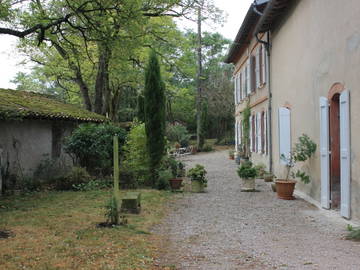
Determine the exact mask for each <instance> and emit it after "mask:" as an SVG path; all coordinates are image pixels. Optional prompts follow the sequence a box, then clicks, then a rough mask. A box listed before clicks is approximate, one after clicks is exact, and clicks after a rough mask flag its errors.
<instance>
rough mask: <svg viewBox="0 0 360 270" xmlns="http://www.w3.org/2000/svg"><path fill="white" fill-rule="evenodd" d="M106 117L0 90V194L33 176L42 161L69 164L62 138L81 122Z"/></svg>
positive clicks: (39, 97) (35, 96)
mask: <svg viewBox="0 0 360 270" xmlns="http://www.w3.org/2000/svg"><path fill="white" fill-rule="evenodd" d="M104 121H106V118H105V117H103V116H101V115H98V114H95V113H92V112H88V111H86V110H84V109H81V108H78V107H76V106H73V105H70V104H64V103H62V102H59V101H57V100H55V99H53V98H49V97H48V96H45V95H41V94H37V93H31V92H24V91H16V90H9V89H0V168H1V171H0V194H1V189H2V188H14V187H17V186H19V185H21V183H20V182H21V181H22V180H23V179H25V178H27V177H32V176H33V174H34V172H35V171H36V169H37V168H38V167H39V165H40V164H41V163H42V162H44V161H54V162H61V163H62V164H63V165H64V166H66V165H72V159H71V157H70V156H69V155H68V154H66V153H65V151H64V149H63V142H64V139H65V138H66V137H67V136H69V135H70V134H71V132H72V131H73V130H74V129H75V128H76V127H77V126H78V125H79V124H80V123H84V122H104Z"/></svg>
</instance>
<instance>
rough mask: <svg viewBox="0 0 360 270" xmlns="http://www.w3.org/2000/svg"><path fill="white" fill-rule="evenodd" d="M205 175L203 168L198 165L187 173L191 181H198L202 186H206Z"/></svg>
mask: <svg viewBox="0 0 360 270" xmlns="http://www.w3.org/2000/svg"><path fill="white" fill-rule="evenodd" d="M206 174H207V171H206V170H205V167H204V166H202V165H200V164H196V165H195V167H194V168H191V169H190V170H189V171H188V177H190V179H191V181H199V182H201V183H202V184H207V179H206V177H205V175H206Z"/></svg>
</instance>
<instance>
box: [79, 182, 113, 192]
mask: <svg viewBox="0 0 360 270" xmlns="http://www.w3.org/2000/svg"><path fill="white" fill-rule="evenodd" d="M112 185H113V181H112V180H111V179H96V180H90V181H89V182H87V183H81V184H73V186H72V188H73V189H74V190H76V191H91V190H100V189H106V188H110V187H112Z"/></svg>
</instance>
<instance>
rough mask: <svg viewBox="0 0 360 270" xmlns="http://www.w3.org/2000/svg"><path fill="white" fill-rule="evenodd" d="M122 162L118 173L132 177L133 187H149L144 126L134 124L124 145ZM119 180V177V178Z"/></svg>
mask: <svg viewBox="0 0 360 270" xmlns="http://www.w3.org/2000/svg"><path fill="white" fill-rule="evenodd" d="M123 149H124V161H123V166H122V168H121V169H120V173H126V174H128V176H131V175H132V176H133V184H134V185H140V186H141V185H150V182H149V179H150V174H149V170H150V169H149V157H148V154H147V151H146V134H145V124H143V123H134V124H133V126H132V128H131V130H130V132H129V134H128V136H127V138H126V142H125V145H124V148H123ZM120 180H121V177H120Z"/></svg>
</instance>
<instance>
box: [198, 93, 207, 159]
mask: <svg viewBox="0 0 360 270" xmlns="http://www.w3.org/2000/svg"><path fill="white" fill-rule="evenodd" d="M207 117H208V104H207V102H206V101H205V100H203V101H202V104H201V112H200V134H199V145H198V146H199V149H200V150H201V151H203V147H204V143H205V138H206V135H207V134H206V133H207V130H208V128H207V124H208V119H207ZM205 152H206V151H205Z"/></svg>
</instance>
